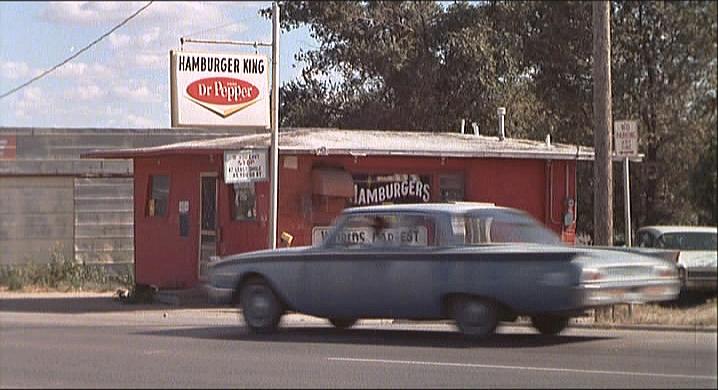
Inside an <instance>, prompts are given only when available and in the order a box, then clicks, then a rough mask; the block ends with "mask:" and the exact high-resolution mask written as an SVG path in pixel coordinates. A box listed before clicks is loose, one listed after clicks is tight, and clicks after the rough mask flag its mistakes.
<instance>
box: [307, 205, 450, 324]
mask: <svg viewBox="0 0 718 390" xmlns="http://www.w3.org/2000/svg"><path fill="white" fill-rule="evenodd" d="M377 221H383V222H382V223H379V224H377ZM379 225H382V226H379ZM435 231H436V230H435V227H434V224H433V222H432V220H431V218H428V217H426V216H423V215H407V214H399V215H392V214H388V213H384V214H361V215H353V216H349V217H347V218H346V219H345V220H344V223H343V225H342V226H339V227H338V228H337V230H336V231H335V232H334V234H333V235H332V236H331V237H330V240H333V242H331V243H328V244H327V248H326V250H325V251H324V253H323V254H322V256H321V257H322V258H321V259H319V258H318V259H316V260H315V261H312V262H311V264H307V268H308V269H307V272H306V275H308V277H309V279H310V281H309V284H310V286H309V289H310V291H311V298H312V300H313V302H312V303H311V304H312V306H313V307H314V310H315V311H316V312H317V313H321V315H323V316H326V317H343V318H362V317H363V318H368V317H389V318H401V317H419V316H424V315H426V314H425V313H427V312H437V311H438V309H436V307H437V306H438V299H439V298H437V297H436V296H435V295H437V293H436V292H437V291H438V290H437V284H438V283H437V281H436V278H437V277H438V276H439V275H438V273H437V272H436V268H437V258H436V256H435V255H434V254H435V241H436V240H435V237H434V236H435ZM430 307H431V308H430Z"/></svg>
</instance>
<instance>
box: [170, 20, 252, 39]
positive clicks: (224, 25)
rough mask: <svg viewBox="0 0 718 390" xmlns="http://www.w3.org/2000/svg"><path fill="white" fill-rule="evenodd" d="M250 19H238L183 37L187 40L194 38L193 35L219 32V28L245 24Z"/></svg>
mask: <svg viewBox="0 0 718 390" xmlns="http://www.w3.org/2000/svg"><path fill="white" fill-rule="evenodd" d="M251 18H252V16H248V17H246V18H242V19H240V20H234V21H231V22H229V23H227V24H223V25H221V26H217V27H212V28H208V29H206V30H202V31H196V32H193V33H191V34H185V35H184V36H185V37H186V38H189V37H191V36H194V35H197V34H204V33H207V32H210V31H214V30H219V29H220V28H224V27H229V26H233V25H235V24H238V23H242V22H245V21H247V20H249V19H251Z"/></svg>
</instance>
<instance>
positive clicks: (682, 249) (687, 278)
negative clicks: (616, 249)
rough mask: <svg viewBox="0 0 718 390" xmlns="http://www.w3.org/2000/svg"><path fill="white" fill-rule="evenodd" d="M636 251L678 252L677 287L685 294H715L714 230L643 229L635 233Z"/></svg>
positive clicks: (717, 240)
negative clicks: (639, 249)
mask: <svg viewBox="0 0 718 390" xmlns="http://www.w3.org/2000/svg"><path fill="white" fill-rule="evenodd" d="M636 245H637V246H638V247H640V248H658V249H668V250H676V251H678V256H677V259H676V262H677V265H678V273H679V277H680V279H681V288H682V289H683V290H684V291H686V292H713V293H715V292H716V285H717V284H718V268H717V267H716V266H717V265H718V249H717V246H718V228H716V227H709V226H645V227H642V228H640V229H638V231H637V232H636Z"/></svg>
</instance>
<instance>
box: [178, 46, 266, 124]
mask: <svg viewBox="0 0 718 390" xmlns="http://www.w3.org/2000/svg"><path fill="white" fill-rule="evenodd" d="M268 68H269V65H268V61H267V58H266V57H265V56H261V55H251V54H249V55H248V54H241V55H236V54H206V53H189V52H184V51H182V52H175V51H170V82H171V104H172V126H173V127H175V126H178V127H181V126H232V127H265V128H268V127H269V69H268Z"/></svg>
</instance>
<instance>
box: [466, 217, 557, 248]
mask: <svg viewBox="0 0 718 390" xmlns="http://www.w3.org/2000/svg"><path fill="white" fill-rule="evenodd" d="M453 218H455V219H457V221H453V220H452V225H456V226H455V227H454V229H455V230H457V231H458V233H459V234H461V230H463V235H464V242H465V244H466V245H481V244H489V243H508V242H526V243H539V244H559V243H560V242H561V240H560V239H559V238H558V236H556V234H555V233H554V232H552V231H551V230H548V229H547V228H546V227H544V226H543V225H542V224H541V223H540V222H537V221H535V220H534V219H533V218H531V217H529V216H528V215H526V214H524V213H517V212H478V213H470V214H466V215H464V216H463V217H453Z"/></svg>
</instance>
